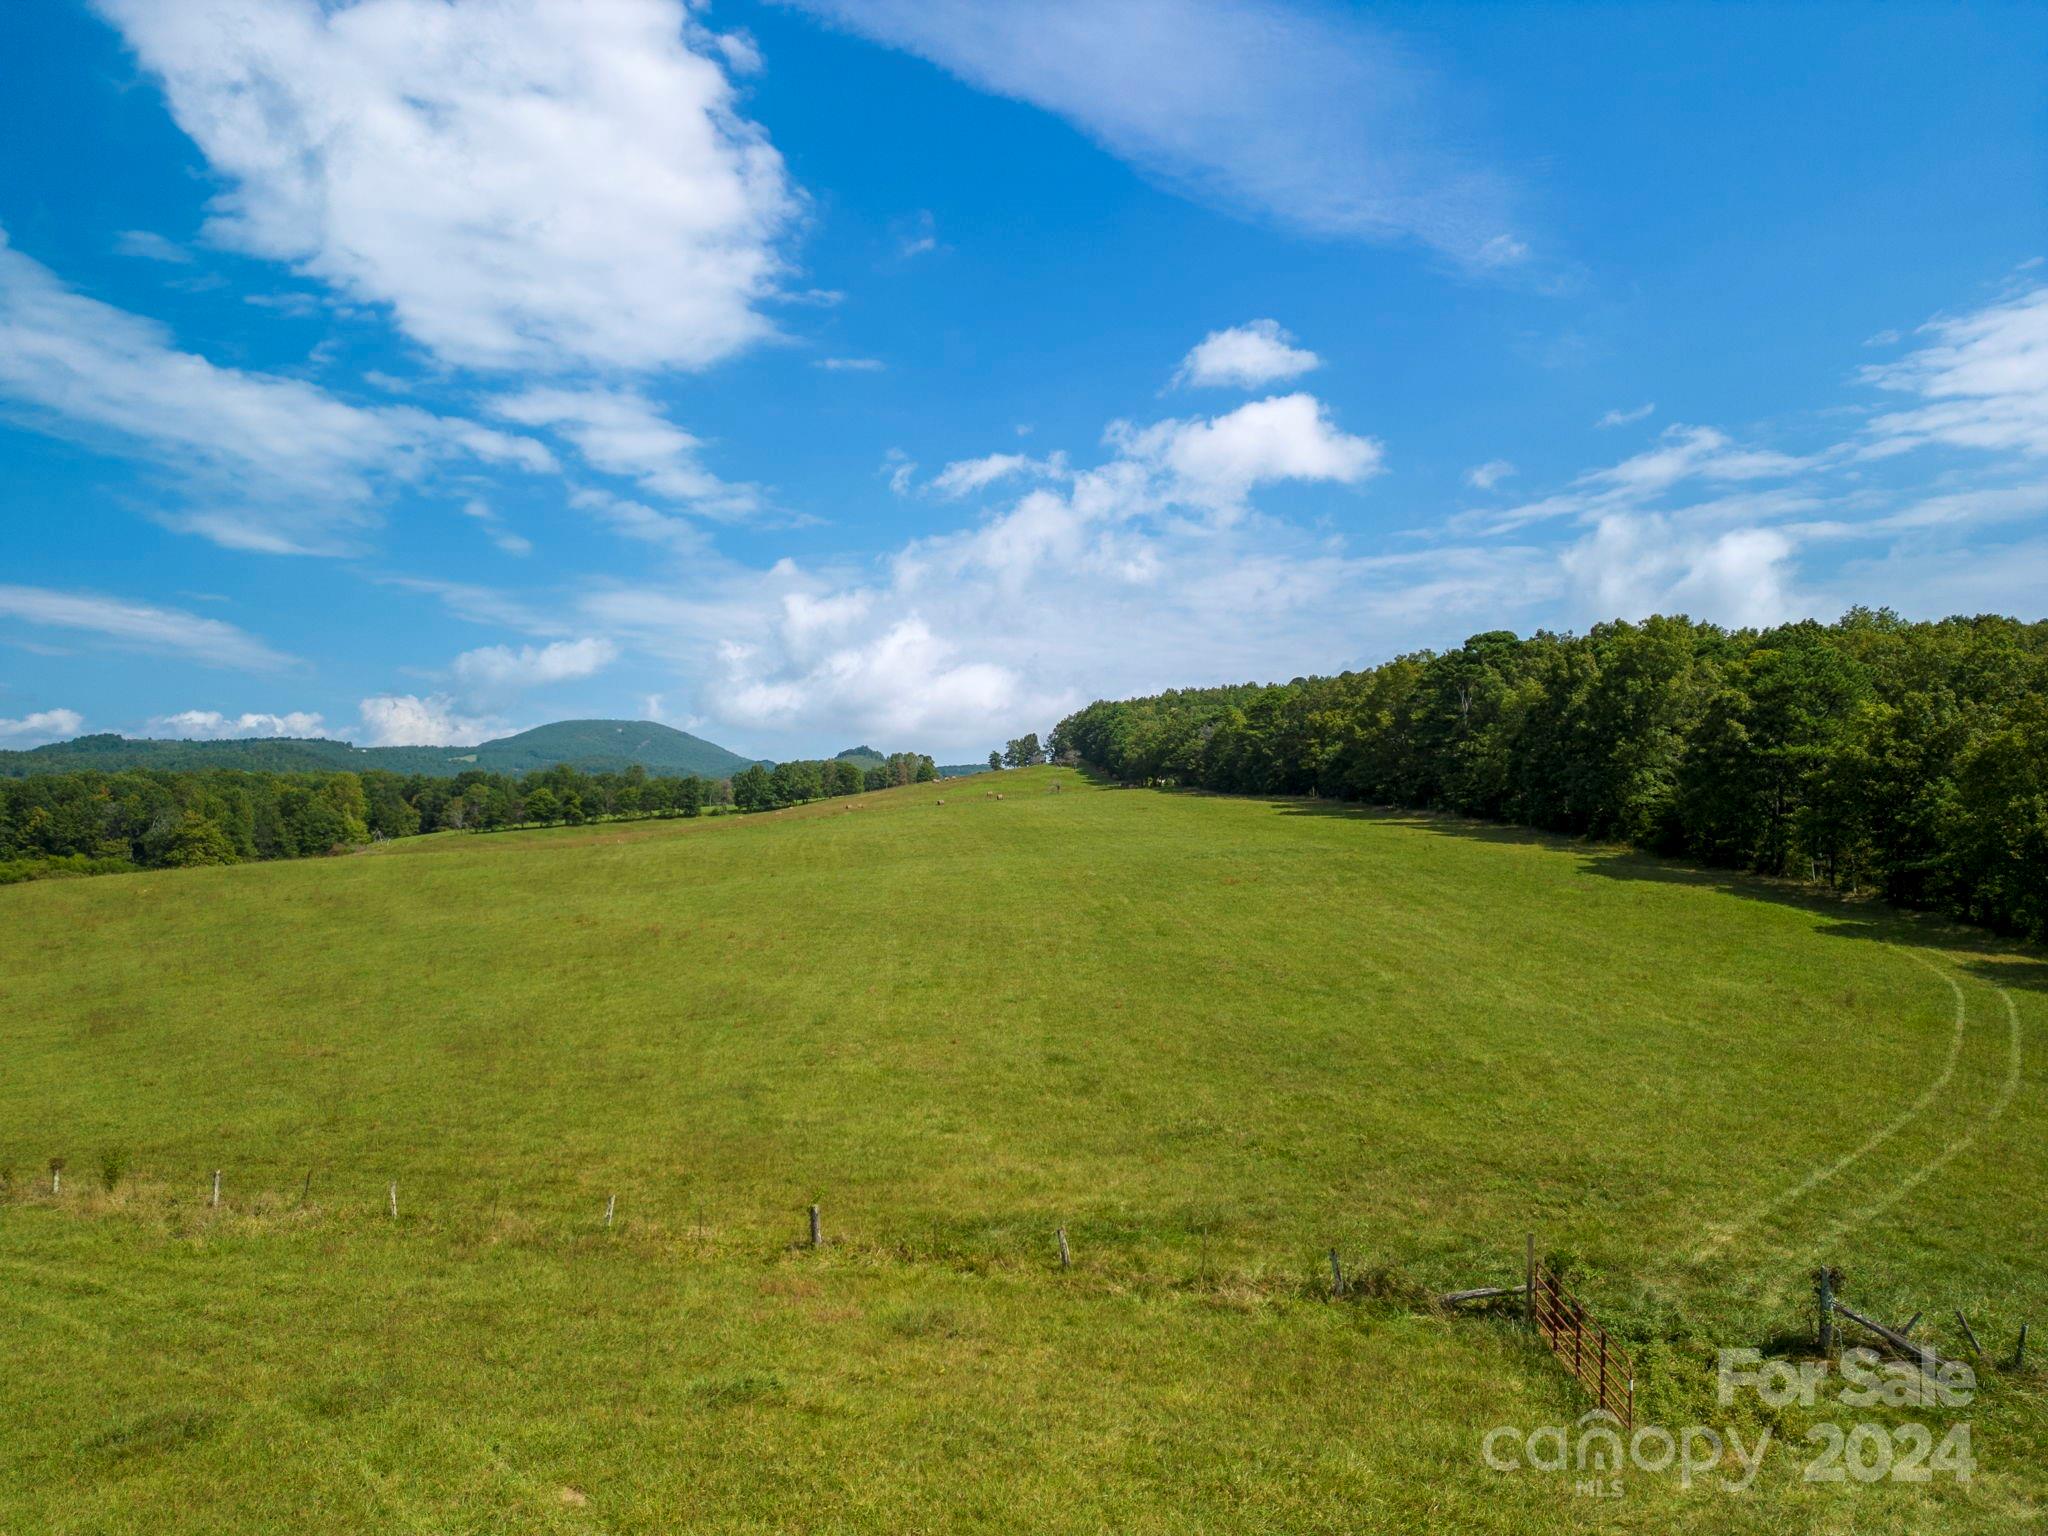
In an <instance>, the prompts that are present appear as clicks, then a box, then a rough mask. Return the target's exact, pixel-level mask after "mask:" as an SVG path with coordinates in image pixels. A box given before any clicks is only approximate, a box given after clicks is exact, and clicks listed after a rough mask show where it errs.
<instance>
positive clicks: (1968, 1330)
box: [1956, 1307, 1984, 1360]
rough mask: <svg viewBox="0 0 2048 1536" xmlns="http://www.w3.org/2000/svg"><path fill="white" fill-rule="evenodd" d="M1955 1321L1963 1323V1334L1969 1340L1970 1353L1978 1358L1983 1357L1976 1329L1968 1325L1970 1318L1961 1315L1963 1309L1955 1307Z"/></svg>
mask: <svg viewBox="0 0 2048 1536" xmlns="http://www.w3.org/2000/svg"><path fill="white" fill-rule="evenodd" d="M1956 1321H1957V1322H1959V1323H1961V1324H1962V1325H1963V1334H1964V1336H1965V1337H1966V1338H1968V1339H1969V1341H1970V1353H1971V1354H1973V1355H1975V1356H1976V1357H1977V1358H1978V1359H1979V1360H1982V1359H1983V1358H1984V1346H1983V1345H1982V1344H1979V1343H1978V1342H1977V1330H1976V1329H1974V1328H1972V1327H1971V1326H1970V1320H1969V1319H1968V1318H1967V1317H1965V1316H1963V1309H1962V1308H1961V1307H1957V1308H1956Z"/></svg>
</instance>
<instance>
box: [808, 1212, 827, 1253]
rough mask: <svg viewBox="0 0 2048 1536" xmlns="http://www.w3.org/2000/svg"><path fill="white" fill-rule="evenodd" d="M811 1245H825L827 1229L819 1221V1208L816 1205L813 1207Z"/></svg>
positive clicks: (817, 1246) (814, 1246) (820, 1246)
mask: <svg viewBox="0 0 2048 1536" xmlns="http://www.w3.org/2000/svg"><path fill="white" fill-rule="evenodd" d="M811 1246H812V1247H813V1248H822V1247H824V1246H825V1229H824V1228H823V1226H822V1225H820V1223H819V1221H818V1208H817V1207H816V1206H815V1205H814V1206H812V1207H811Z"/></svg>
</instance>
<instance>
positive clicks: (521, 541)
mask: <svg viewBox="0 0 2048 1536" xmlns="http://www.w3.org/2000/svg"><path fill="white" fill-rule="evenodd" d="M462 515H463V516H464V517H467V518H470V519H472V520H474V521H475V522H478V523H480V524H482V525H483V530H484V533H485V535H486V536H487V537H488V538H489V539H490V541H491V542H492V543H493V544H495V545H497V546H498V548H500V549H502V550H503V551H504V552H505V553H506V554H508V555H519V556H521V557H524V556H527V555H530V554H532V553H533V541H532V540H531V539H529V538H527V537H526V536H525V535H523V534H518V533H514V532H513V531H512V530H511V529H510V528H507V527H506V526H505V520H504V519H503V518H501V517H500V516H498V512H497V509H496V508H495V507H493V506H492V505H491V504H490V503H489V502H487V501H485V500H484V499H483V498H482V497H480V496H472V497H470V499H469V500H468V501H466V502H464V503H463V504H462Z"/></svg>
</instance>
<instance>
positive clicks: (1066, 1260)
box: [1059, 1227, 1074, 1269]
mask: <svg viewBox="0 0 2048 1536" xmlns="http://www.w3.org/2000/svg"><path fill="white" fill-rule="evenodd" d="M1059 1240H1060V1268H1061V1269H1072V1268H1073V1267H1074V1260H1073V1255H1071V1254H1069V1253H1068V1252H1067V1229H1066V1228H1065V1227H1061V1228H1060V1230H1059Z"/></svg>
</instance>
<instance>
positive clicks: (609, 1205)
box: [604, 1195, 619, 1226]
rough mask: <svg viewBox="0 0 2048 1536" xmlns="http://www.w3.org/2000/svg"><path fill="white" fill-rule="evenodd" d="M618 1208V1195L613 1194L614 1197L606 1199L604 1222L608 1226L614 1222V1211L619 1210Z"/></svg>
mask: <svg viewBox="0 0 2048 1536" xmlns="http://www.w3.org/2000/svg"><path fill="white" fill-rule="evenodd" d="M618 1208H619V1197H618V1196H617V1195H613V1196H612V1197H611V1198H610V1199H609V1200H607V1201H605V1203H604V1224H605V1225H606V1226H610V1225H611V1224H612V1212H613V1211H615V1210H617V1209H618Z"/></svg>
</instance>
